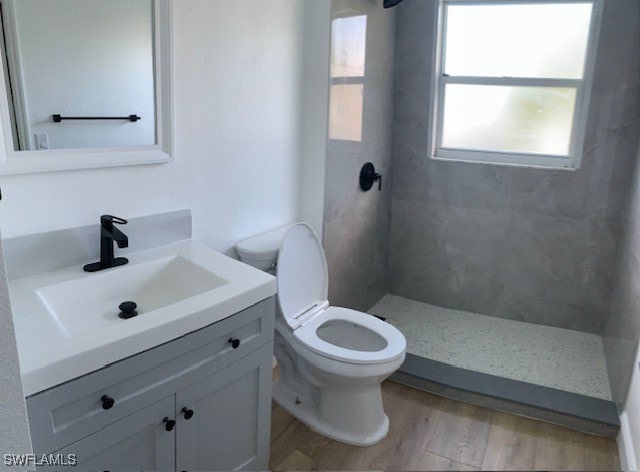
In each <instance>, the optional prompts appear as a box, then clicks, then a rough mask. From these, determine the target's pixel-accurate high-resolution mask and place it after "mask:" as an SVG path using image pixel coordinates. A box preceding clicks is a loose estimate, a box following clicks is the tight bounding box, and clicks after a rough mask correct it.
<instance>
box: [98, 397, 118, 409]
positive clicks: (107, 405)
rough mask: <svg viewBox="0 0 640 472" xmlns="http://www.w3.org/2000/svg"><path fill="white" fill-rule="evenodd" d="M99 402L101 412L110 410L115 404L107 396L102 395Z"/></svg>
mask: <svg viewBox="0 0 640 472" xmlns="http://www.w3.org/2000/svg"><path fill="white" fill-rule="evenodd" d="M100 401H101V402H102V409H103V410H110V409H111V408H113V405H115V404H116V401H115V400H114V399H113V398H111V397H110V396H109V395H103V396H102V398H101V399H100Z"/></svg>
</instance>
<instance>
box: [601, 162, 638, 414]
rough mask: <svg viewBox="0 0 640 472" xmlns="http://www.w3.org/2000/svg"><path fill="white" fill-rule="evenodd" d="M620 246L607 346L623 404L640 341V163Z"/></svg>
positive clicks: (616, 391)
mask: <svg viewBox="0 0 640 472" xmlns="http://www.w3.org/2000/svg"><path fill="white" fill-rule="evenodd" d="M620 246H621V249H620V257H619V260H618V271H617V274H616V277H615V279H614V280H615V284H614V287H615V288H614V291H613V303H612V305H611V310H610V313H609V317H608V319H607V323H606V326H605V337H604V349H605V355H606V359H607V368H608V371H609V380H610V382H611V391H612V393H613V397H614V399H615V400H616V401H617V402H618V403H619V404H621V405H622V404H624V403H625V401H626V396H627V393H628V390H629V383H630V381H631V374H632V372H633V369H634V368H635V359H636V353H637V350H638V345H639V344H640V167H639V168H638V169H637V171H636V176H635V185H634V187H633V191H632V197H631V199H630V203H629V208H628V213H627V218H626V220H625V222H624V234H623V238H622V242H621V245H620Z"/></svg>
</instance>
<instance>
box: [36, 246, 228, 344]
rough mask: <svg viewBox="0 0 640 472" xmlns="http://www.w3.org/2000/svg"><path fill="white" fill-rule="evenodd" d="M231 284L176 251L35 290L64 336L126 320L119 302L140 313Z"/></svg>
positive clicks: (121, 322)
mask: <svg viewBox="0 0 640 472" xmlns="http://www.w3.org/2000/svg"><path fill="white" fill-rule="evenodd" d="M228 283H229V282H228V281H227V280H225V279H223V278H221V277H219V276H217V275H216V274H214V273H212V272H210V271H208V270H206V269H204V268H203V267H201V266H199V265H197V264H195V263H193V262H191V261H189V260H187V259H185V258H184V257H182V256H180V255H176V256H171V257H166V258H162V259H157V260H153V261H151V262H145V263H141V264H135V265H130V266H125V267H120V268H116V269H111V270H107V271H105V272H102V273H98V274H92V275H87V276H84V277H82V278H79V279H75V280H71V281H68V282H63V283H59V284H55V285H50V286H47V287H43V288H40V289H38V290H37V294H38V297H39V298H40V300H41V301H42V302H43V303H44V305H45V306H46V308H47V310H48V311H49V313H50V314H51V316H52V318H53V319H54V321H55V322H56V324H57V325H58V327H59V328H60V330H61V332H62V334H63V335H64V336H66V337H72V336H77V335H79V334H82V333H85V332H87V331H92V332H96V331H97V332H99V330H100V329H101V328H104V327H107V326H111V325H114V324H122V325H123V329H126V324H127V322H128V321H126V320H122V319H120V318H119V316H118V315H119V314H120V310H119V309H118V306H119V305H120V304H121V303H122V302H125V301H133V302H135V303H137V305H138V308H137V312H138V314H139V317H146V316H153V312H155V311H157V310H160V309H162V308H166V307H169V306H171V305H175V304H177V303H179V302H182V301H185V300H187V299H189V298H191V297H195V296H197V295H200V294H203V293H205V292H209V291H211V290H214V289H216V288H219V287H222V286H223V285H226V284H228Z"/></svg>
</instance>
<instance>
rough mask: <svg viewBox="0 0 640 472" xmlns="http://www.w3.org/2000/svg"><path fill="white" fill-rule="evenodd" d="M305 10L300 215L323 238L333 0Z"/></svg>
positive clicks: (315, 1)
mask: <svg viewBox="0 0 640 472" xmlns="http://www.w3.org/2000/svg"><path fill="white" fill-rule="evenodd" d="M305 7H306V8H305V11H304V18H303V28H304V32H305V34H304V37H303V43H302V44H303V54H302V57H303V62H302V66H303V80H302V84H303V85H302V87H301V89H300V92H301V103H302V119H301V133H300V177H299V184H300V187H299V191H298V194H299V196H300V207H299V211H298V213H299V215H300V219H301V220H303V221H306V222H307V223H309V224H310V225H311V226H313V229H314V230H315V231H316V233H318V235H320V238H322V234H323V231H324V189H325V178H326V156H327V120H328V115H329V53H330V42H331V0H313V1H308V2H307V3H306V4H305Z"/></svg>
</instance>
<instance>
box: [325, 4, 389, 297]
mask: <svg viewBox="0 0 640 472" xmlns="http://www.w3.org/2000/svg"><path fill="white" fill-rule="evenodd" d="M347 9H349V10H352V11H353V12H357V14H366V15H368V19H367V23H368V25H367V57H366V77H365V84H364V130H363V135H364V138H363V141H362V142H361V143H353V142H351V143H348V142H341V141H330V142H329V144H328V151H327V163H326V166H327V167H326V187H325V221H324V248H325V252H326V254H327V261H328V265H329V276H330V277H329V280H330V283H329V300H330V301H331V303H332V304H333V305H337V306H344V307H348V308H352V309H357V310H367V309H369V308H371V307H372V306H373V305H374V304H375V303H376V302H377V301H378V300H379V299H380V298H381V297H382V296H383V295H384V294H385V293H386V291H387V286H388V274H389V270H388V260H389V259H388V256H389V240H390V236H389V224H390V217H391V186H390V183H391V179H390V171H391V157H392V134H393V52H394V46H393V42H394V37H395V11H394V10H383V9H382V6H381V2H377V1H376V2H372V1H370V0H333V2H332V11H333V12H334V14H335V13H336V12H339V11H344V10H347ZM366 162H373V163H374V165H375V166H376V170H377V171H378V172H379V173H380V174H382V175H383V191H382V192H378V191H377V187H376V188H375V189H374V190H371V191H370V192H367V193H364V192H362V191H361V190H360V187H359V184H358V179H359V176H360V169H361V167H362V166H363V164H365V163H366Z"/></svg>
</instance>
